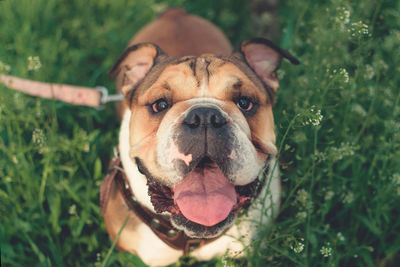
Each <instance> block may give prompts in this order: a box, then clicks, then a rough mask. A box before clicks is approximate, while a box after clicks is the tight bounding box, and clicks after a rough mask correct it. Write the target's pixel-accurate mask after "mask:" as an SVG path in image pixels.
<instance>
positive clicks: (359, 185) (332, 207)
mask: <svg viewBox="0 0 400 267" xmlns="http://www.w3.org/2000/svg"><path fill="white" fill-rule="evenodd" d="M169 6H174V7H176V6H182V7H185V8H186V9H187V10H188V11H189V12H191V13H195V14H198V15H200V16H203V17H205V18H207V19H209V20H211V21H213V22H214V23H216V24H217V25H219V26H220V27H221V28H222V29H223V31H224V32H226V33H227V35H228V37H229V38H230V39H231V41H232V42H233V44H235V45H237V44H238V43H239V42H240V41H241V40H243V39H245V38H248V37H251V36H252V34H254V26H253V20H252V19H251V13H250V8H249V6H248V4H247V2H246V1H239V0H235V1H228V0H223V1H211V0H208V1H183V0H180V1H178V0H176V1H172V0H170V1H155V0H148V1H125V0H113V1H107V0H98V1H77V0H73V1H55V0H47V1H44V0H36V1H27V0H18V1H17V0H14V1H11V0H3V1H0V72H5V73H10V74H13V75H16V76H20V77H24V78H29V79H35V80H41V81H50V82H60V83H70V84H76V85H85V86H96V85H106V86H107V87H108V88H113V83H112V81H110V80H109V79H108V78H107V76H106V72H107V70H108V69H109V68H110V67H111V66H112V65H113V63H114V61H115V60H116V59H117V58H118V56H119V55H120V54H121V52H122V50H123V48H124V47H125V45H126V43H127V42H128V40H129V39H130V38H131V37H132V36H133V34H134V33H135V32H136V31H137V30H138V29H140V28H141V27H142V26H143V25H145V24H146V23H148V22H149V21H151V20H152V19H153V18H154V17H155V16H156V14H157V13H158V12H160V11H162V10H163V9H165V8H166V7H169ZM265 17H267V15H265ZM280 19H281V25H282V37H281V41H280V45H281V46H282V47H284V48H287V49H290V51H292V52H293V53H294V54H295V55H296V56H298V57H299V58H300V60H301V62H302V64H301V65H300V66H291V65H290V64H288V63H283V64H282V67H281V70H280V71H279V73H278V74H279V76H280V78H281V81H282V82H281V88H280V90H279V93H278V98H277V104H276V106H275V109H274V110H275V111H274V114H275V120H276V129H277V133H278V142H277V143H278V146H279V147H281V157H282V159H283V160H284V161H285V162H286V164H284V165H282V180H283V195H284V197H283V200H282V205H281V206H282V209H281V212H280V214H279V217H278V219H277V221H276V223H275V224H274V225H272V226H269V227H263V226H262V229H263V231H262V235H261V236H260V238H259V240H257V241H256V242H255V243H254V245H253V246H252V250H249V251H248V253H247V254H248V257H247V261H246V262H248V264H249V265H252V266H374V265H375V264H376V263H377V261H378V259H381V258H383V257H385V256H386V255H389V254H391V253H393V252H395V251H398V250H399V248H400V218H399V203H400V103H399V101H400V89H399V88H400V75H398V74H399V73H400V67H399V64H398V62H399V59H400V3H399V2H398V1H343V0H339V1H320V2H319V3H318V4H315V1H310V0H308V1H295V0H288V1H282V3H281V9H280ZM266 21H267V19H266ZM30 57H31V58H30ZM36 57H38V58H36ZM118 127H119V122H118V120H117V117H116V114H115V111H114V107H113V106H112V105H108V106H107V107H106V108H105V109H103V110H101V111H98V110H95V109H90V108H85V107H76V106H70V105H67V104H64V103H60V102H55V101H49V100H42V99H38V98H33V97H27V96H24V95H21V94H19V93H14V92H12V91H11V90H8V89H6V88H5V87H4V86H0V179H1V180H0V200H1V201H0V222H1V225H0V240H1V243H0V244H1V262H2V265H4V266H23V265H26V266H91V265H96V266H101V265H102V264H106V262H105V258H106V255H107V253H108V251H109V249H110V247H111V242H110V240H109V238H108V236H107V234H106V230H105V227H104V224H103V220H102V217H101V215H100V214H99V206H98V194H99V186H100V183H101V180H102V179H103V177H104V174H105V172H106V169H107V164H108V161H109V158H110V156H111V154H112V148H113V146H114V145H115V144H116V143H117V142H118V141H117V136H118ZM127 262H130V263H132V264H133V266H141V265H142V264H141V263H140V260H139V259H138V258H136V257H135V256H132V255H129V254H127V253H119V252H115V251H114V252H113V253H112V254H111V257H110V258H109V259H108V262H107V264H111V265H112V266H114V265H122V266H126V265H127ZM229 263H231V262H230V260H229V259H226V258H222V259H215V260H214V261H212V262H211V263H209V266H214V265H217V266H224V265H226V264H229ZM232 263H233V264H236V265H244V264H245V263H244V262H240V263H238V262H232Z"/></svg>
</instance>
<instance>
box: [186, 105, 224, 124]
mask: <svg viewBox="0 0 400 267" xmlns="http://www.w3.org/2000/svg"><path fill="white" fill-rule="evenodd" d="M226 123H227V121H226V119H225V117H224V116H223V115H222V114H221V112H220V111H219V110H218V109H216V108H210V107H199V108H194V109H192V110H191V111H190V112H189V114H188V115H187V116H186V118H185V119H184V120H183V124H184V125H185V126H187V127H189V128H191V129H196V128H199V127H212V128H221V127H222V126H224V125H225V124H226Z"/></svg>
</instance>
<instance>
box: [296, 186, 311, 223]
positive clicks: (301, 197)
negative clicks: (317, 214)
mask: <svg viewBox="0 0 400 267" xmlns="http://www.w3.org/2000/svg"><path fill="white" fill-rule="evenodd" d="M295 202H296V203H299V204H300V205H301V206H302V207H303V208H304V209H305V210H306V211H311V210H312V209H313V202H312V200H311V196H310V194H309V193H308V192H307V191H306V190H304V189H300V190H299V191H298V192H297V197H296V200H295ZM302 215H303V216H304V214H302ZM300 216H301V215H300ZM306 216H307V213H306V214H305V217H306Z"/></svg>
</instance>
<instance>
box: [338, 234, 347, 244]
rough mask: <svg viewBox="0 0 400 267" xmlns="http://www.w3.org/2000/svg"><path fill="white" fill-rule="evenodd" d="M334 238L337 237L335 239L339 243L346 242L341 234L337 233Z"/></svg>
mask: <svg viewBox="0 0 400 267" xmlns="http://www.w3.org/2000/svg"><path fill="white" fill-rule="evenodd" d="M336 236H337V239H338V240H339V241H341V242H343V241H345V240H346V238H345V237H344V235H343V234H342V233H341V232H339V233H337V235H336Z"/></svg>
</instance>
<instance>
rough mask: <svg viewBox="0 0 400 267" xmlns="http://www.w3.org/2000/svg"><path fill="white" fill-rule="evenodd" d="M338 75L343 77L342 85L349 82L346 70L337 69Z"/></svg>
mask: <svg viewBox="0 0 400 267" xmlns="http://www.w3.org/2000/svg"><path fill="white" fill-rule="evenodd" d="M339 74H340V75H342V76H343V81H344V83H349V80H350V78H349V73H348V72H347V70H346V69H344V68H340V69H339Z"/></svg>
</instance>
